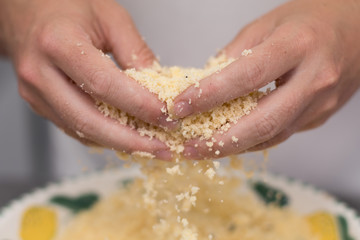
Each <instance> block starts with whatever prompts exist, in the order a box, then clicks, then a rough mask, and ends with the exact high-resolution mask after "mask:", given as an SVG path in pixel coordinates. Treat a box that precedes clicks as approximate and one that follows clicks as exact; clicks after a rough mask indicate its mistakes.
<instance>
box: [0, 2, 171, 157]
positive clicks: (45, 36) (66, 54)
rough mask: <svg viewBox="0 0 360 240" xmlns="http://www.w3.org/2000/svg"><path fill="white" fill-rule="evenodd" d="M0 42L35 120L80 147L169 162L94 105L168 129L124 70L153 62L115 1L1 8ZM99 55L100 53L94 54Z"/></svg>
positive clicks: (156, 146) (150, 98) (155, 144)
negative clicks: (60, 131) (47, 122)
mask: <svg viewBox="0 0 360 240" xmlns="http://www.w3.org/2000/svg"><path fill="white" fill-rule="evenodd" d="M0 4H1V7H0V8H1V9H2V10H0V16H1V17H0V30H1V35H0V42H1V43H3V50H4V51H5V53H6V54H7V55H9V56H10V57H11V59H12V60H13V62H14V65H15V69H16V72H17V74H18V77H19V92H20V95H21V96H22V97H23V98H24V99H25V100H26V101H27V102H28V103H30V105H31V106H32V108H33V109H34V110H35V111H36V112H37V113H39V114H40V115H42V116H44V117H46V118H48V119H50V120H51V121H52V122H54V123H55V124H56V125H57V126H59V127H60V128H61V129H63V130H64V131H65V132H66V133H67V134H69V135H71V136H72V137H74V138H77V139H78V140H80V141H81V142H83V143H86V144H90V145H100V146H104V147H109V148H114V149H116V150H120V151H126V152H128V153H131V152H134V151H145V152H149V153H153V154H155V155H156V156H157V157H158V158H168V157H169V156H168V154H167V153H166V152H165V153H164V152H163V151H162V150H165V149H167V147H166V146H165V144H163V143H162V142H160V141H158V140H156V139H154V140H149V138H147V137H141V136H140V135H139V134H138V133H137V132H136V131H135V130H133V129H130V128H129V127H127V126H123V125H121V124H119V123H118V122H116V121H115V120H112V119H109V118H106V117H104V116H103V115H102V114H101V113H100V112H99V111H98V110H97V109H96V106H95V101H94V99H98V100H101V101H104V102H106V103H109V104H111V105H112V106H115V107H117V108H119V109H121V110H122V111H124V112H127V113H129V114H130V115H133V116H135V117H137V118H139V119H141V120H143V121H145V122H149V123H151V124H153V125H158V126H159V125H161V126H165V127H170V128H171V127H172V126H174V123H172V122H167V121H166V118H167V116H165V115H164V114H163V113H162V112H161V110H160V109H161V108H162V107H163V106H164V104H163V103H162V102H160V101H159V100H158V98H157V97H156V96H155V95H153V94H152V93H150V92H149V91H147V90H145V89H144V88H142V87H141V86H140V85H138V84H137V83H136V81H134V80H132V79H130V78H128V77H127V76H126V75H125V74H124V73H122V72H121V70H120V68H118V67H117V66H116V64H115V63H114V62H113V61H112V60H111V59H109V58H108V57H107V55H105V54H104V53H103V52H105V53H106V52H111V53H112V54H113V56H114V58H115V60H116V62H117V63H118V64H119V65H120V67H122V68H123V69H124V68H131V67H135V68H139V67H145V66H149V65H151V64H152V63H153V61H154V59H155V58H154V55H153V53H152V52H151V50H150V49H149V48H148V47H147V45H146V43H145V42H144V40H143V39H142V37H141V36H140V34H139V33H138V32H137V30H136V27H135V26H134V24H133V22H132V20H131V18H130V16H129V14H128V13H127V11H126V10H125V9H124V8H122V7H121V6H120V5H118V4H117V3H116V2H115V1H113V0H104V1H101V0H77V1H73V0H64V1H53V0H33V1H26V0H19V1H13V0H4V1H1V3H0ZM99 49H101V50H102V51H103V52H102V51H100V50H99Z"/></svg>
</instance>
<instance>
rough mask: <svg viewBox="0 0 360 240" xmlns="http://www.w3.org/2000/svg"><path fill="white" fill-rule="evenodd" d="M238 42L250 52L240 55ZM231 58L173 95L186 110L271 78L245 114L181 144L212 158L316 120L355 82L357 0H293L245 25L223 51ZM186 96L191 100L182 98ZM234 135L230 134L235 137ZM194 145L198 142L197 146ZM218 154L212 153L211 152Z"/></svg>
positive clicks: (358, 81)
mask: <svg viewBox="0 0 360 240" xmlns="http://www.w3.org/2000/svg"><path fill="white" fill-rule="evenodd" d="M244 49H252V52H253V53H252V54H250V55H248V56H242V55H241V53H242V51H243V50H244ZM223 52H224V53H225V54H226V55H227V56H228V57H232V58H236V59H238V60H236V61H235V62H234V63H232V64H231V65H229V66H228V67H227V68H225V69H224V70H223V71H222V72H221V73H219V74H214V75H212V76H209V77H208V78H205V79H203V80H202V81H201V82H200V89H202V95H201V97H200V98H199V97H198V96H199V88H195V87H190V88H188V89H187V90H186V91H185V92H184V93H182V94H181V95H180V96H178V97H177V98H176V99H175V104H176V105H175V109H174V111H175V114H176V115H177V116H178V117H179V118H182V117H185V116H188V115H191V114H196V113H199V112H204V111H207V110H209V109H211V108H213V107H215V106H217V105H220V104H222V103H224V102H227V101H229V100H231V99H234V98H237V97H239V96H243V95H246V94H248V93H250V92H252V91H254V90H257V89H259V88H261V87H263V86H266V85H267V84H268V83H270V82H273V81H275V80H276V79H279V80H277V81H276V83H277V85H278V88H277V89H276V90H275V91H273V92H271V93H270V94H269V95H268V96H266V97H264V98H263V99H262V100H261V101H260V102H259V104H258V107H257V108H256V109H255V110H254V111H253V112H252V113H251V114H250V115H248V116H246V117H244V118H242V119H240V121H238V123H236V124H233V125H232V127H231V128H230V130H229V131H228V132H226V133H225V134H220V133H216V134H215V136H214V137H215V139H216V140H217V141H218V142H219V141H223V142H224V146H223V147H221V146H219V145H218V144H214V147H213V148H212V151H209V147H207V146H206V141H199V140H192V141H189V142H188V143H187V144H186V147H185V153H184V154H185V156H186V157H188V158H192V159H204V158H218V157H223V156H228V155H232V154H238V153H242V152H245V151H257V150H262V149H266V148H269V147H271V146H274V145H276V144H279V143H281V142H282V141H284V140H286V139H287V138H289V137H290V136H291V135H292V134H294V133H295V132H298V131H303V130H308V129H312V128H315V127H318V126H320V125H322V124H323V123H324V122H325V121H326V120H327V119H328V118H329V117H330V116H331V115H332V114H334V113H335V112H336V110H338V109H339V108H340V107H341V106H342V105H343V104H344V103H345V102H346V101H347V100H349V98H350V97H351V96H352V95H353V94H354V93H355V92H356V90H357V89H358V88H359V85H360V1H358V0H345V1H343V0H330V1H329V0H316V1H314V0H295V1H292V2H289V3H286V4H284V5H283V6H281V7H279V8H277V9H275V10H273V11H272V12H270V13H268V14H267V15H265V16H263V17H261V18H260V19H258V20H256V21H255V22H253V23H252V24H250V25H248V26H247V27H245V28H244V29H243V30H242V31H240V33H239V34H238V35H237V37H236V38H235V39H234V40H233V41H232V42H231V43H230V44H229V45H228V46H226V47H225V49H224V51H223ZM189 99H191V105H189V104H188V102H189ZM234 140H235V141H234ZM195 146H198V147H195ZM216 153H217V154H216Z"/></svg>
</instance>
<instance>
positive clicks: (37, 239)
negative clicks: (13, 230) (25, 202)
mask: <svg viewBox="0 0 360 240" xmlns="http://www.w3.org/2000/svg"><path fill="white" fill-rule="evenodd" d="M56 228H57V216H56V213H55V211H53V210H52V209H50V208H47V207H31V208H29V209H27V210H26V212H25V213H24V215H23V218H22V222H21V230H20V235H21V239H22V240H52V239H53V238H54V237H55V233H56Z"/></svg>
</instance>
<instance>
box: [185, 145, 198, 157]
mask: <svg viewBox="0 0 360 240" xmlns="http://www.w3.org/2000/svg"><path fill="white" fill-rule="evenodd" d="M183 155H184V157H185V158H187V159H200V154H199V151H198V150H197V149H196V148H195V147H191V146H186V147H185V149H184V153H183Z"/></svg>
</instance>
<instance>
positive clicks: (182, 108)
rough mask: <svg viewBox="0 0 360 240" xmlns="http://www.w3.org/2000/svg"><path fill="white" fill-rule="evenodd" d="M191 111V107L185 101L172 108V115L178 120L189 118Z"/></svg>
mask: <svg viewBox="0 0 360 240" xmlns="http://www.w3.org/2000/svg"><path fill="white" fill-rule="evenodd" d="M192 111H193V108H192V106H191V105H190V104H189V102H186V101H181V102H178V103H177V104H175V106H174V114H175V115H176V116H177V117H179V118H183V117H186V116H189V115H190V114H191V113H192Z"/></svg>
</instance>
